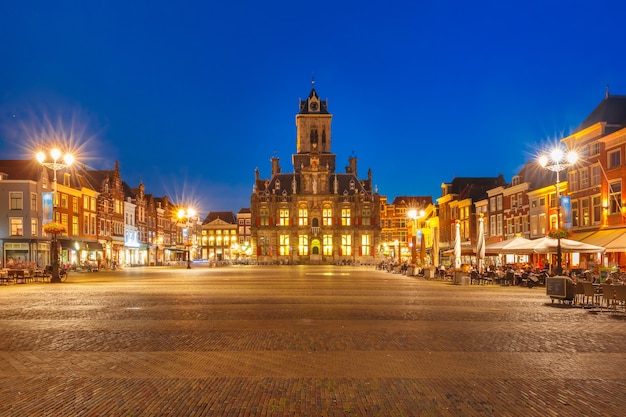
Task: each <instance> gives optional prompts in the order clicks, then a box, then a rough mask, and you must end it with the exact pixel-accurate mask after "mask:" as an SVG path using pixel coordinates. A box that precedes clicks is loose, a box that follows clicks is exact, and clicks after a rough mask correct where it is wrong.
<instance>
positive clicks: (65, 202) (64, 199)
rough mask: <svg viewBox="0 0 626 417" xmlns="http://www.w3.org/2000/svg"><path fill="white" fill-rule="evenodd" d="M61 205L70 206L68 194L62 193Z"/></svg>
mask: <svg viewBox="0 0 626 417" xmlns="http://www.w3.org/2000/svg"><path fill="white" fill-rule="evenodd" d="M61 207H63V208H65V209H66V208H68V207H69V200H68V198H67V194H62V195H61Z"/></svg>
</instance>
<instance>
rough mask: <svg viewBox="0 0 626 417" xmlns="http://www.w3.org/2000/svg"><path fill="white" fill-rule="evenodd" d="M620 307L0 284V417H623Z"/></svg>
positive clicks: (209, 282)
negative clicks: (592, 308)
mask: <svg viewBox="0 0 626 417" xmlns="http://www.w3.org/2000/svg"><path fill="white" fill-rule="evenodd" d="M625 350H626V313H624V312H607V311H599V310H597V309H596V310H588V309H587V310H583V309H581V308H575V307H564V306H561V305H556V304H551V303H550V299H549V298H548V297H546V295H545V289H544V288H542V287H536V288H532V289H528V288H518V287H501V286H497V285H490V286H460V285H452V284H451V283H449V282H442V281H427V280H424V279H422V278H418V277H410V276H409V277H408V276H403V275H397V274H390V273H387V272H384V271H378V270H375V269H373V268H371V267H367V268H366V267H325V266H324V267H322V266H320V267H305V266H272V267H258V266H236V267H224V268H206V267H197V266H194V268H193V269H191V270H187V269H184V268H129V269H124V270H118V271H115V272H97V273H82V274H78V273H74V274H72V275H71V276H70V278H69V279H68V281H67V282H64V283H61V284H48V283H30V284H12V285H8V286H2V287H0V415H1V416H623V415H624V413H625V411H624V410H626V354H625Z"/></svg>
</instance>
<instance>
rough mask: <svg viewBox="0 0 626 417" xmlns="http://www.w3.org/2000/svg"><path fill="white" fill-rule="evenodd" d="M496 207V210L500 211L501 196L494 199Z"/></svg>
mask: <svg viewBox="0 0 626 417" xmlns="http://www.w3.org/2000/svg"><path fill="white" fill-rule="evenodd" d="M496 205H497V206H498V208H497V209H498V210H502V196H501V195H499V196H498V197H496Z"/></svg>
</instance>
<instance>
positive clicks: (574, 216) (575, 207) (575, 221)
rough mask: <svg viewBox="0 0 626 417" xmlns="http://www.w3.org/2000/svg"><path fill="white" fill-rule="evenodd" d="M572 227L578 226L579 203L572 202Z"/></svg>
mask: <svg viewBox="0 0 626 417" xmlns="http://www.w3.org/2000/svg"><path fill="white" fill-rule="evenodd" d="M572 226H573V227H577V226H578V201H572Z"/></svg>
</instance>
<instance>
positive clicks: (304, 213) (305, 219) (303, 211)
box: [298, 207, 309, 226]
mask: <svg viewBox="0 0 626 417" xmlns="http://www.w3.org/2000/svg"><path fill="white" fill-rule="evenodd" d="M308 224H309V210H308V209H307V208H306V207H300V208H299V209H298V226H306V225H308Z"/></svg>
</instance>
